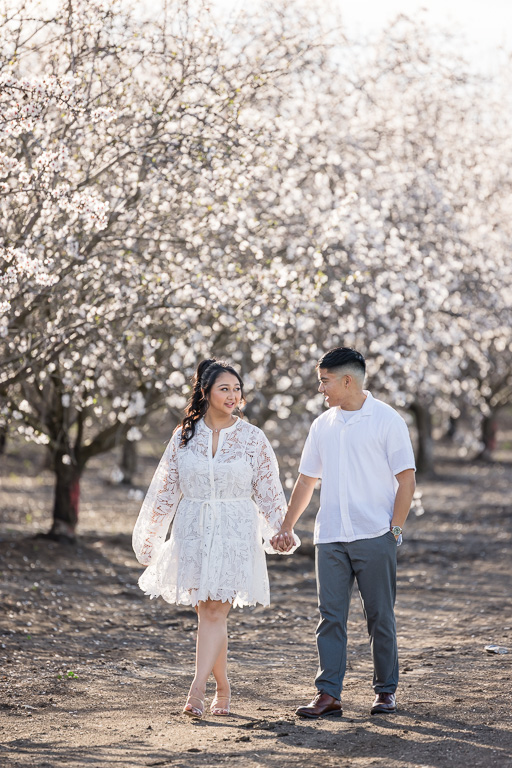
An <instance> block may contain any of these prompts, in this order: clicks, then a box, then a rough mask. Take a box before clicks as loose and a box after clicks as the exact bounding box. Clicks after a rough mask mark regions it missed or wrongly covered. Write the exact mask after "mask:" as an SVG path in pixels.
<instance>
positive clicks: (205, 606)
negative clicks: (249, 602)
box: [197, 600, 231, 621]
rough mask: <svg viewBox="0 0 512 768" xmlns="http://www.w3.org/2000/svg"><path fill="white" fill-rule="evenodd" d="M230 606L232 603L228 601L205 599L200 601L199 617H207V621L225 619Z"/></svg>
mask: <svg viewBox="0 0 512 768" xmlns="http://www.w3.org/2000/svg"><path fill="white" fill-rule="evenodd" d="M230 608H231V605H230V603H228V602H221V601H220V600H204V601H202V602H200V603H199V606H198V611H197V613H198V615H199V619H206V620H207V621H224V620H225V619H226V618H227V615H228V613H229V610H230Z"/></svg>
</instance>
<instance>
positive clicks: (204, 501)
mask: <svg viewBox="0 0 512 768" xmlns="http://www.w3.org/2000/svg"><path fill="white" fill-rule="evenodd" d="M183 498H184V499H185V500H186V501H197V502H198V504H216V503H217V502H219V501H251V496H236V497H233V498H222V499H218V498H215V499H212V498H210V499H198V498H196V497H195V496H185V495H184V496H183Z"/></svg>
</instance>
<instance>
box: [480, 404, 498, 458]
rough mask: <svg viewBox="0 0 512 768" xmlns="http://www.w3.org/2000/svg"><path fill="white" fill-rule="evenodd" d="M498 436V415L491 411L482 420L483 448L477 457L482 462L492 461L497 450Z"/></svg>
mask: <svg viewBox="0 0 512 768" xmlns="http://www.w3.org/2000/svg"><path fill="white" fill-rule="evenodd" d="M497 434H498V422H497V421H496V413H495V412H494V411H491V413H490V414H489V415H488V416H484V417H483V419H482V435H481V440H482V443H483V448H482V450H481V451H480V453H479V454H478V456H477V457H476V458H477V459H478V460H480V461H492V453H493V451H495V450H496V444H497Z"/></svg>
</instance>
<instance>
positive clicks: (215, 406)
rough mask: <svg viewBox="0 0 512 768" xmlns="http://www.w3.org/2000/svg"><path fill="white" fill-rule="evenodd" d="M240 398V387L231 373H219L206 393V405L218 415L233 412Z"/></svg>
mask: <svg viewBox="0 0 512 768" xmlns="http://www.w3.org/2000/svg"><path fill="white" fill-rule="evenodd" d="M241 399H242V388H241V387H240V382H239V381H238V379H237V377H236V376H233V374H232V373H228V372H226V373H221V374H220V375H219V376H217V378H216V379H215V382H214V383H213V386H212V388H211V389H210V393H209V395H208V407H209V409H211V411H212V413H216V414H217V415H218V416H221V415H224V416H227V415H228V414H231V413H233V411H234V410H235V408H236V407H237V406H238V404H239V403H240V400H241Z"/></svg>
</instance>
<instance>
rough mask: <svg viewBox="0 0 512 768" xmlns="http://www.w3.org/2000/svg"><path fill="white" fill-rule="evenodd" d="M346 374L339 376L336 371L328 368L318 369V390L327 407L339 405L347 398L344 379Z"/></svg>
mask: <svg viewBox="0 0 512 768" xmlns="http://www.w3.org/2000/svg"><path fill="white" fill-rule="evenodd" d="M347 378H348V377H347V376H340V375H339V373H337V372H336V371H331V370H329V369H328V368H319V369H318V391H319V392H321V393H322V395H323V396H324V397H325V402H326V403H327V405H328V406H329V408H333V407H334V406H337V405H340V406H341V407H343V402H344V401H345V400H346V398H347V394H348V393H347V387H346V380H347Z"/></svg>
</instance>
